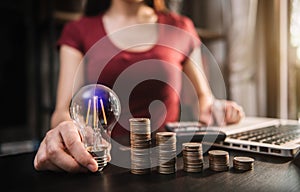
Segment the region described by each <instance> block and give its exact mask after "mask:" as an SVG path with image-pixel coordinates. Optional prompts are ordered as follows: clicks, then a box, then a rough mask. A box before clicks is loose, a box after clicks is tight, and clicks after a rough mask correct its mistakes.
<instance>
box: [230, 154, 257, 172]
mask: <svg viewBox="0 0 300 192" xmlns="http://www.w3.org/2000/svg"><path fill="white" fill-rule="evenodd" d="M253 165H254V159H253V158H251V157H242V156H241V157H234V158H233V167H234V168H235V169H236V170H239V171H248V170H251V169H253Z"/></svg>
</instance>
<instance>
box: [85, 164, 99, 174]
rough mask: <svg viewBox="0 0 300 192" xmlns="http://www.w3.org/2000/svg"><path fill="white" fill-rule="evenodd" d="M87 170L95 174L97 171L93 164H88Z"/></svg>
mask: <svg viewBox="0 0 300 192" xmlns="http://www.w3.org/2000/svg"><path fill="white" fill-rule="evenodd" d="M87 168H88V169H89V170H90V171H92V172H96V171H97V170H98V167H97V165H95V164H88V165H87Z"/></svg>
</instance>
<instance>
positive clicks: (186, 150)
mask: <svg viewBox="0 0 300 192" xmlns="http://www.w3.org/2000/svg"><path fill="white" fill-rule="evenodd" d="M182 155H183V170H184V171H186V172H193V173H196V172H201V171H202V170H203V154H202V144H201V143H196V142H188V143H183V144H182Z"/></svg>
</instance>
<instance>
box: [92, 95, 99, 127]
mask: <svg viewBox="0 0 300 192" xmlns="http://www.w3.org/2000/svg"><path fill="white" fill-rule="evenodd" d="M93 99H94V115H93V117H94V121H93V123H94V124H93V125H94V129H95V128H98V117H97V114H98V96H94V98H93Z"/></svg>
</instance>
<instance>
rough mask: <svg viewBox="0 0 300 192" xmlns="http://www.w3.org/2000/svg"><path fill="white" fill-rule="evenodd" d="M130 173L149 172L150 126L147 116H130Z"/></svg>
mask: <svg viewBox="0 0 300 192" xmlns="http://www.w3.org/2000/svg"><path fill="white" fill-rule="evenodd" d="M129 123H130V145H131V173H133V174H147V173H150V172H151V159H150V147H151V127H150V120H149V119H148V118H131V119H130V120H129Z"/></svg>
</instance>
